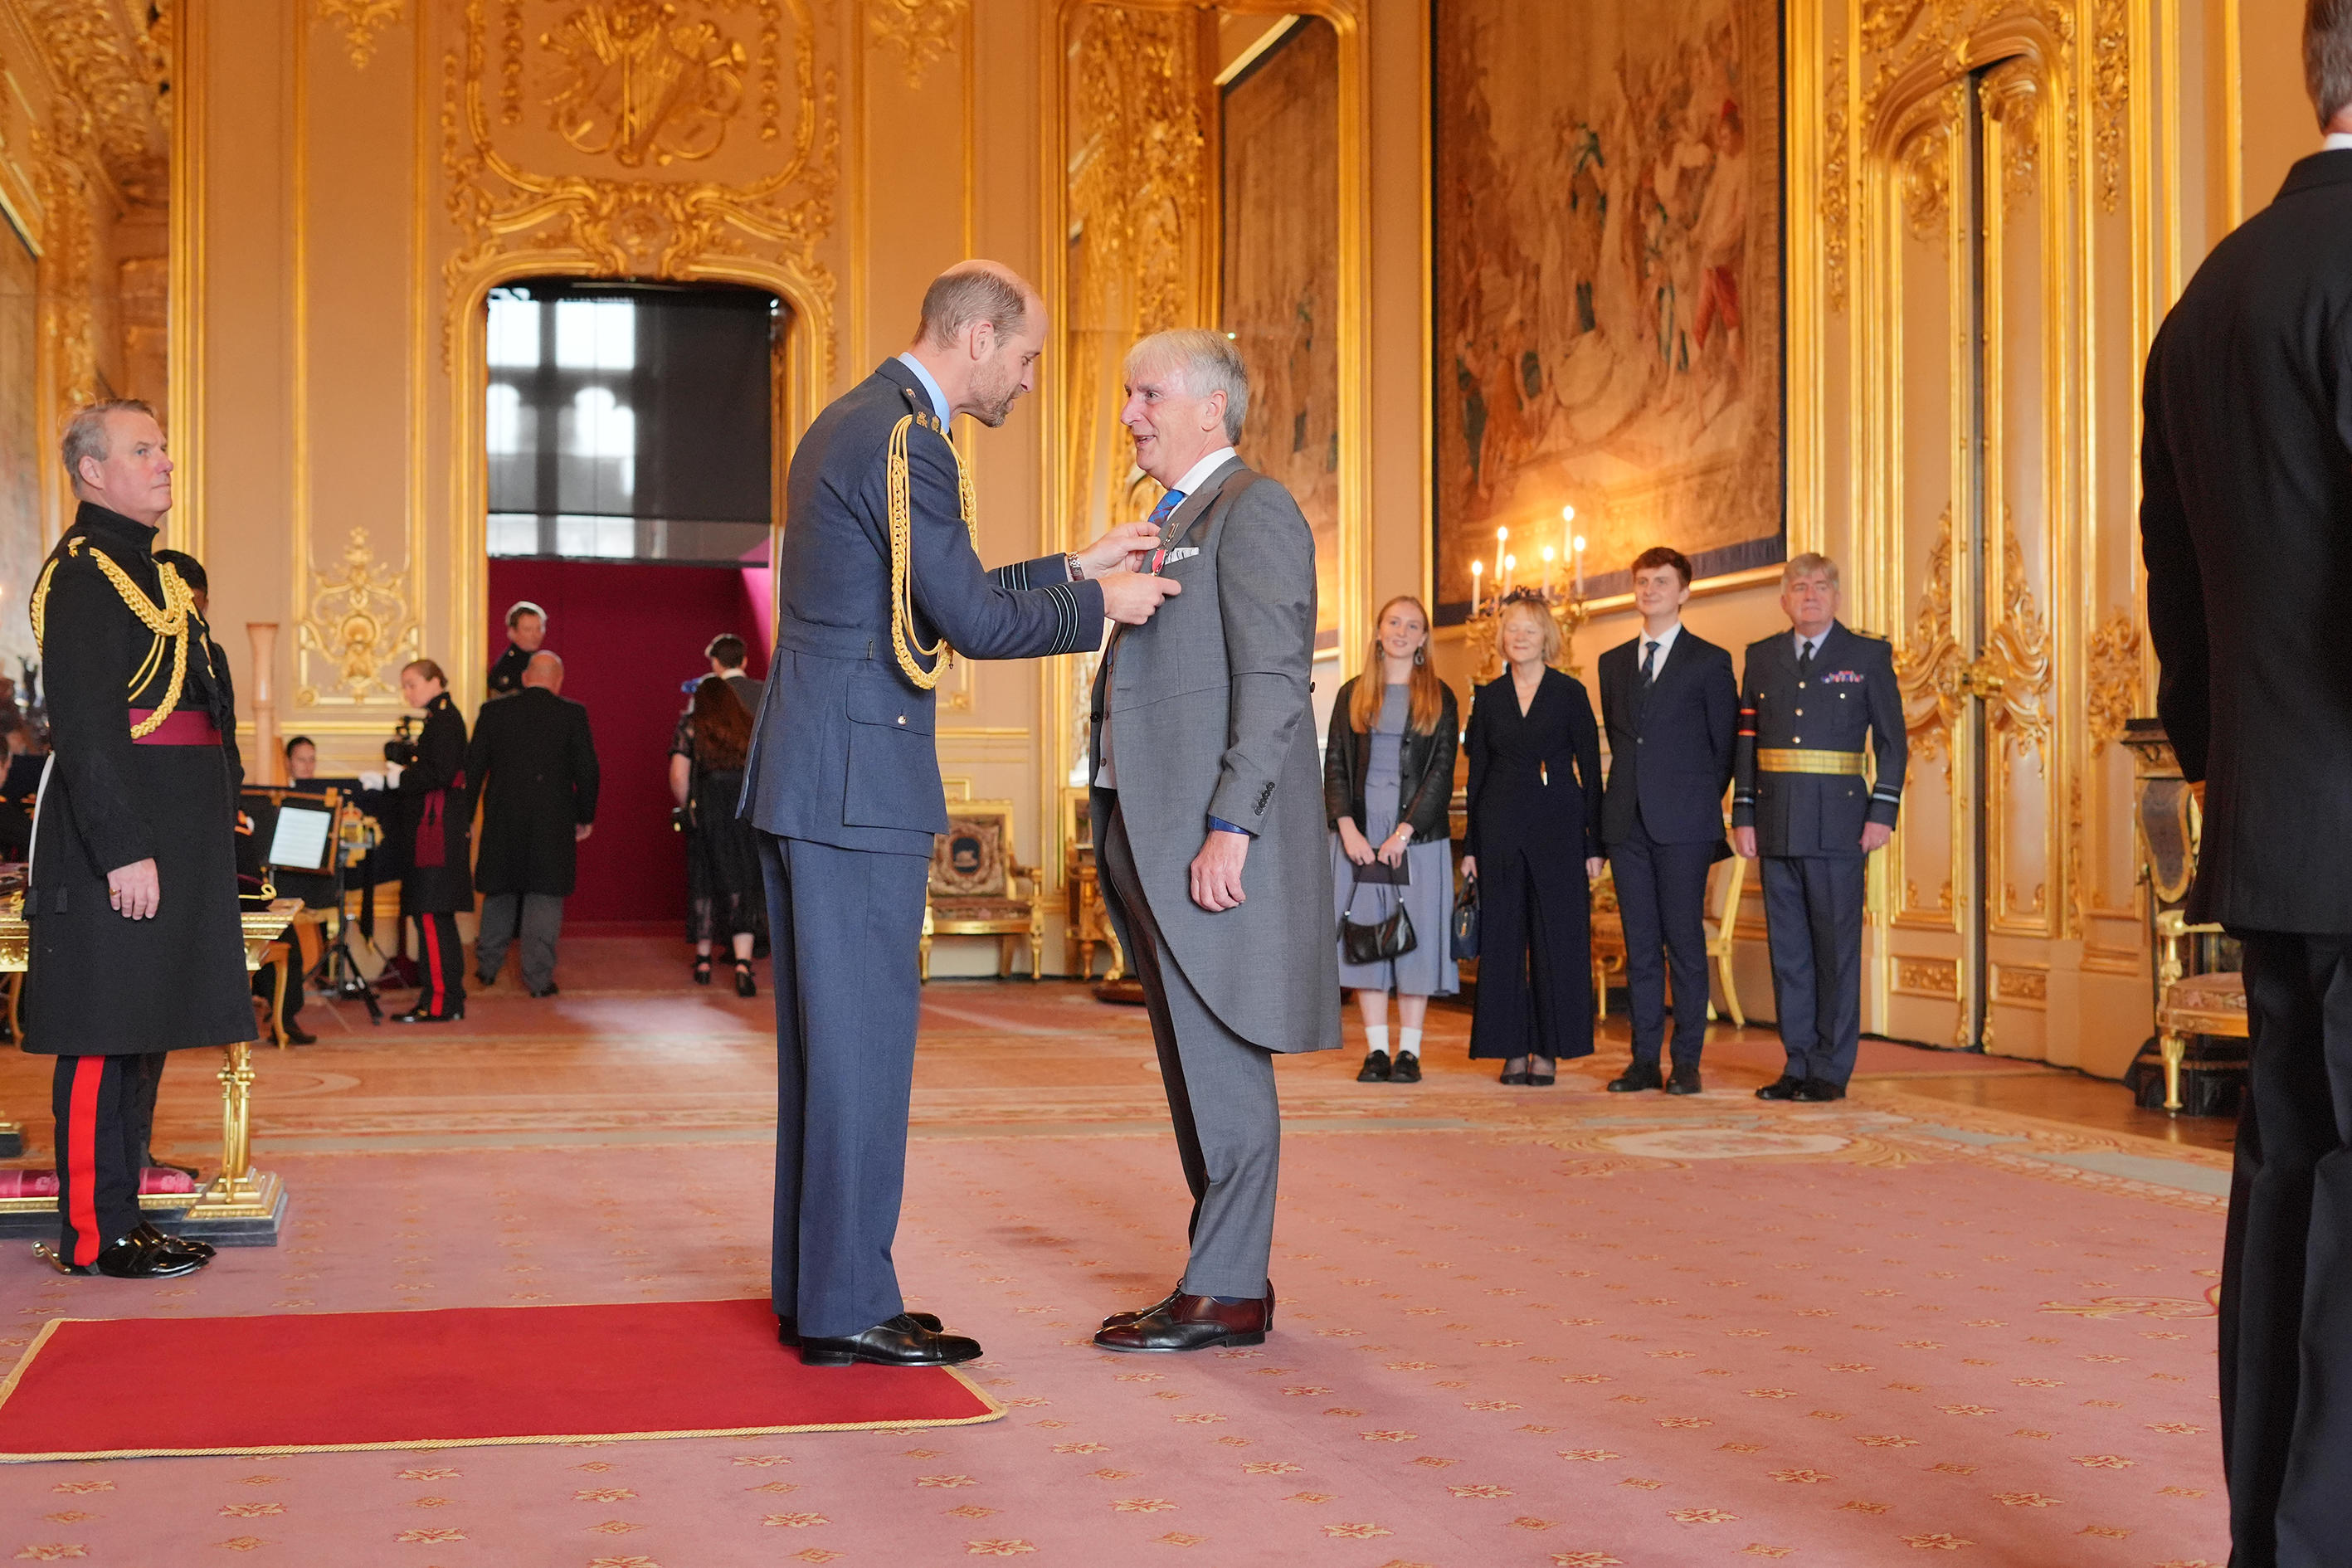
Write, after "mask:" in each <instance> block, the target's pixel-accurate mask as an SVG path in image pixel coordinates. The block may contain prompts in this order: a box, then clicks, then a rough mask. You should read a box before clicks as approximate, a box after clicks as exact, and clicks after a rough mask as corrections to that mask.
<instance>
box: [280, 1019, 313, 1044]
mask: <svg viewBox="0 0 2352 1568" xmlns="http://www.w3.org/2000/svg"><path fill="white" fill-rule="evenodd" d="M283 1032H284V1034H285V1036H286V1043H287V1044H288V1045H289V1046H315V1045H317V1044H318V1043H319V1037H318V1036H316V1035H314V1034H312V1033H310V1030H308V1029H306V1028H304V1027H302V1026H300V1025H299V1024H288V1025H285V1026H283Z"/></svg>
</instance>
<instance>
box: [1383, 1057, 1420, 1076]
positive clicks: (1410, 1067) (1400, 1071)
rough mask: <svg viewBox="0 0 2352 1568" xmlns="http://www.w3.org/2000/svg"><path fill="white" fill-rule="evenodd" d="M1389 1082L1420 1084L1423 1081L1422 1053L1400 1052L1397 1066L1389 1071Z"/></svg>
mask: <svg viewBox="0 0 2352 1568" xmlns="http://www.w3.org/2000/svg"><path fill="white" fill-rule="evenodd" d="M1389 1081H1390V1082H1391V1083H1419V1082H1420V1081H1421V1053H1420V1052H1419V1051H1400V1052H1398V1053H1397V1059H1396V1066H1394V1067H1392V1068H1390V1069H1389Z"/></svg>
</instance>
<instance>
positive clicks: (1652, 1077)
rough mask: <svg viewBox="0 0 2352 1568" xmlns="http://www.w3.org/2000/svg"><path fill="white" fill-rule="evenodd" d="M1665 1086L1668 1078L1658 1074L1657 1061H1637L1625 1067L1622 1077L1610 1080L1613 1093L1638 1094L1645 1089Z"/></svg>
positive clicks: (1610, 1088) (1610, 1090)
mask: <svg viewBox="0 0 2352 1568" xmlns="http://www.w3.org/2000/svg"><path fill="white" fill-rule="evenodd" d="M1665 1087H1666V1080H1665V1079H1663V1078H1660V1077H1659V1076H1658V1064H1657V1063H1655V1062H1635V1063H1634V1064H1633V1066H1632V1067H1629V1068H1626V1069H1625V1072H1624V1075H1623V1076H1622V1077H1621V1078H1612V1079H1610V1080H1609V1092H1610V1093H1612V1094H1638V1093H1640V1092H1641V1091H1642V1090H1643V1089H1664V1088H1665Z"/></svg>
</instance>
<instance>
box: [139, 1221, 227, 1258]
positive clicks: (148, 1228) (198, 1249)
mask: <svg viewBox="0 0 2352 1568" xmlns="http://www.w3.org/2000/svg"><path fill="white" fill-rule="evenodd" d="M131 1235H132V1236H143V1237H146V1238H147V1239H148V1240H149V1241H150V1242H152V1243H153V1244H155V1245H157V1246H161V1247H173V1248H176V1249H178V1250H179V1251H182V1252H184V1253H188V1254H189V1255H191V1256H192V1257H196V1258H204V1259H205V1261H207V1262H209V1261H211V1259H212V1256H213V1244H212V1243H211V1242H209V1241H199V1240H197V1239H196V1238H195V1237H193V1236H173V1235H172V1234H171V1233H170V1232H168V1231H163V1230H158V1229H156V1228H155V1222H154V1221H153V1220H152V1219H142V1220H141V1221H140V1222H139V1228H138V1229H136V1230H134V1231H132V1232H131Z"/></svg>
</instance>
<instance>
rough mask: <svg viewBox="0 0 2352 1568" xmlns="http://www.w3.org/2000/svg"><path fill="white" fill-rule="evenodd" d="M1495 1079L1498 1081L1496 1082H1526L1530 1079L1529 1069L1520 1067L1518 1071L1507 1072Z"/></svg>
mask: <svg viewBox="0 0 2352 1568" xmlns="http://www.w3.org/2000/svg"><path fill="white" fill-rule="evenodd" d="M1495 1081H1496V1083H1512V1084H1519V1083H1525V1082H1527V1081H1528V1069H1527V1068H1520V1069H1519V1070H1518V1071H1517V1072H1507V1073H1505V1074H1504V1075H1503V1076H1502V1077H1500V1078H1498V1079H1496V1080H1495Z"/></svg>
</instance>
